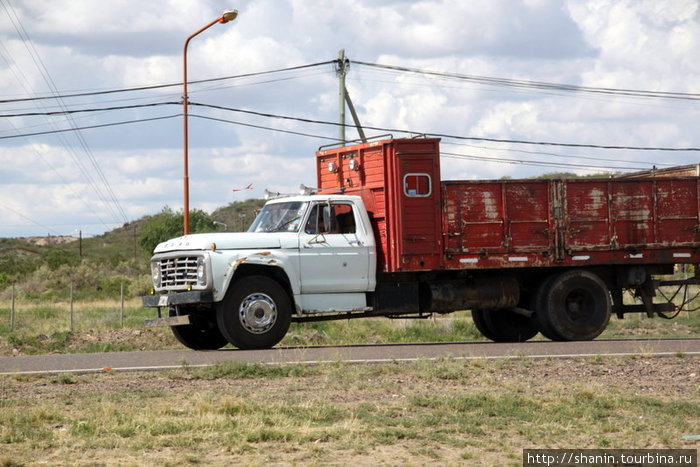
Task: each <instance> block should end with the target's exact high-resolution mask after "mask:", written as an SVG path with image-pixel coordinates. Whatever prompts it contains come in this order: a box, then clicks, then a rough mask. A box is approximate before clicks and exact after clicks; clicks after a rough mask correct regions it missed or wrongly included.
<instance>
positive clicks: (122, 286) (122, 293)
mask: <svg viewBox="0 0 700 467" xmlns="http://www.w3.org/2000/svg"><path fill="white" fill-rule="evenodd" d="M120 289H121V290H120V292H121V298H122V329H124V282H122V285H121V288H120Z"/></svg>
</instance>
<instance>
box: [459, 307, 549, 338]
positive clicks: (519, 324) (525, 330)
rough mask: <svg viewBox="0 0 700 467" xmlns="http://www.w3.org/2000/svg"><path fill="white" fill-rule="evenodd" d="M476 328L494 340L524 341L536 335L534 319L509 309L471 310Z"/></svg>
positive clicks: (536, 328)
mask: <svg viewBox="0 0 700 467" xmlns="http://www.w3.org/2000/svg"><path fill="white" fill-rule="evenodd" d="M472 319H473V320H474V325H475V326H476V328H477V329H478V330H479V332H481V334H483V335H484V337H486V338H487V339H490V340H492V341H495V342H525V341H526V340H529V339H532V338H533V337H535V336H536V335H537V333H538V332H539V329H538V327H537V325H536V323H535V322H534V320H533V319H532V318H530V317H528V316H525V315H521V314H520V313H516V312H514V311H510V310H472Z"/></svg>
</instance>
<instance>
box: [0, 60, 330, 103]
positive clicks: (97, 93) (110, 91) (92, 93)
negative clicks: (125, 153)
mask: <svg viewBox="0 0 700 467" xmlns="http://www.w3.org/2000/svg"><path fill="white" fill-rule="evenodd" d="M335 62H336V60H328V61H325V62H317V63H309V64H307V65H298V66H292V67H287V68H279V69H276V70H268V71H258V72H253V73H244V74H241V75H231V76H223V77H219V78H208V79H200V80H188V81H187V84H200V83H212V82H215V81H225V80H230V79H240V78H250V77H253V76H261V75H268V74H272V73H282V72H285V71H294V70H302V69H304V68H312V67H317V66H322V65H329V64H333V63H335ZM175 86H182V82H179V83H166V84H154V85H150V86H136V87H131V88H120V89H107V90H104V91H89V92H80V93H72V94H61V95H51V96H37V97H20V98H16V99H0V104H8V103H13V102H29V101H38V100H49V99H67V98H70V97H85V96H101V95H106V94H117V93H122V92H134V91H150V90H154V89H163V88H171V87H175Z"/></svg>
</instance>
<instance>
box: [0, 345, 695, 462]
mask: <svg viewBox="0 0 700 467" xmlns="http://www.w3.org/2000/svg"><path fill="white" fill-rule="evenodd" d="M471 365H475V363H471ZM476 365H477V366H476V367H472V368H473V370H474V377H473V378H464V372H463V371H462V372H460V376H459V377H456V378H451V377H450V375H444V374H443V375H441V377H426V373H425V370H422V372H421V371H413V370H406V371H403V370H401V371H395V370H394V371H382V370H381V368H377V369H376V370H371V369H369V370H366V369H355V368H358V367H357V366H354V365H353V366H349V365H348V366H347V367H346V370H345V371H344V372H343V371H341V372H340V373H341V374H343V373H347V379H344V378H345V377H344V376H340V377H339V376H337V375H336V376H333V375H330V374H329V370H325V371H321V372H320V373H319V374H311V375H305V376H302V377H272V378H270V377H260V378H244V379H238V378H219V379H212V380H206V379H197V378H190V377H189V376H188V373H187V370H186V369H182V370H174V371H167V372H123V373H112V372H110V373H104V374H90V375H72V376H71V377H70V379H71V381H70V384H65V383H62V384H58V383H57V382H56V380H55V378H56V377H55V376H53V377H50V376H43V377H26V378H12V377H6V378H3V380H2V381H0V388H1V389H2V391H1V392H2V399H3V400H4V401H6V402H7V401H12V400H22V401H23V402H29V403H30V405H31V403H36V404H46V403H49V404H51V403H52V402H55V403H56V405H59V406H60V405H61V404H62V403H63V402H64V401H65V400H67V399H70V400H72V401H80V400H83V399H87V398H90V397H92V396H94V395H95V394H101V395H105V396H106V398H107V399H111V398H112V397H114V398H118V397H119V396H120V395H123V394H127V393H129V392H132V391H139V392H141V393H144V394H148V393H150V392H151V391H153V392H157V391H165V392H166V393H168V394H183V395H194V394H212V393H216V394H237V393H240V391H241V390H242V389H243V388H244V392H245V394H246V397H249V398H250V400H251V401H266V400H270V401H273V400H276V399H278V395H280V394H282V395H284V397H286V398H292V399H295V398H303V399H304V400H309V401H312V402H313V401H317V402H318V403H319V404H330V405H333V406H336V407H340V408H352V407H357V406H358V405H360V404H363V403H365V402H366V401H371V402H372V403H373V404H377V405H378V406H384V405H386V406H392V405H394V406H396V405H397V404H398V406H399V407H401V406H402V403H401V401H402V400H407V399H408V398H410V397H411V396H413V395H416V394H418V395H426V396H428V395H431V396H432V395H436V394H438V395H453V394H464V393H483V392H487V393H494V394H495V393H496V392H498V391H499V388H501V387H503V388H509V390H510V391H513V390H515V391H516V392H518V391H523V392H526V393H527V394H528V395H530V396H533V397H536V396H537V395H538V394H542V395H546V394H547V393H548V392H550V393H551V390H552V387H558V388H564V392H566V389H565V388H567V387H571V388H572V390H573V388H577V389H576V390H578V391H580V390H581V388H582V387H585V388H586V390H590V391H591V393H593V394H599V393H603V392H605V391H606V390H611V391H614V392H616V393H623V394H628V395H630V396H632V395H634V396H642V397H647V396H648V397H653V398H655V399H661V400H685V401H691V402H692V403H693V404H696V403H698V401H700V358H698V357H694V356H676V357H637V358H585V359H584V358H581V359H521V360H518V359H516V360H510V361H507V362H503V363H502V364H501V366H498V364H497V363H492V362H484V365H485V367H479V366H478V365H479V364H478V363H476ZM358 374H359V375H363V376H365V377H366V378H356V376H357V375H358ZM52 378H54V379H53V380H52ZM338 378H340V379H338ZM339 383H340V384H339ZM188 397H189V396H188ZM404 407H405V405H404ZM699 428H700V427H699ZM571 435H573V433H572V434H571ZM493 436H496V437H498V436H499V435H498V433H492V434H488V437H493ZM557 436H558V438H557V442H558V443H563V444H564V445H567V446H568V444H567V440H569V439H574V441H572V442H574V443H580V442H581V439H576V438H575V437H574V438H569V436H570V435H569V434H567V433H559V434H558V435H557ZM513 442H515V443H516V448H515V449H513V450H512V452H511V453H510V457H509V458H504V457H503V453H501V452H497V451H494V450H493V449H486V450H484V451H480V450H479V449H478V448H472V449H475V450H476V451H475V452H477V454H476V455H475V457H474V458H471V459H465V458H464V452H465V449H466V448H455V447H454V446H450V445H446V444H445V445H438V446H437V447H435V446H433V447H432V448H431V450H430V452H429V455H428V454H425V455H424V454H423V453H422V451H421V449H423V448H422V447H421V446H420V445H416V443H415V442H414V441H413V440H399V441H398V442H395V443H389V444H384V445H377V446H373V447H372V448H371V449H369V450H360V451H352V450H347V449H346V450H345V451H343V452H342V453H339V454H334V453H333V452H317V451H318V448H317V447H315V446H313V445H312V444H310V445H294V446H291V447H290V446H288V447H286V448H285V447H279V446H277V447H275V448H272V450H273V452H274V451H275V450H280V449H281V450H282V453H281V454H280V456H282V457H278V458H276V459H277V460H276V461H275V458H274V457H270V456H271V453H270V452H269V451H268V449H270V448H269V447H268V448H265V449H263V450H262V451H261V450H259V448H251V450H250V451H243V452H237V453H235V454H232V453H231V452H229V451H227V450H226V449H222V451H221V452H210V453H208V454H207V456H206V458H204V459H199V460H198V461H197V462H194V464H196V465H225V464H229V465H234V464H235V465H309V464H310V465H503V462H504V461H507V462H506V464H508V465H522V464H521V461H519V460H517V459H515V460H514V459H513V457H512V456H513V455H514V453H515V454H517V453H519V452H521V451H520V449H522V447H523V446H519V445H517V441H513ZM6 447H8V448H12V446H11V445H9V446H6ZM524 447H532V446H524ZM587 447H590V446H587ZM638 447H647V446H638ZM684 447H695V446H684ZM287 450H289V451H287ZM85 454H86V458H85V459H84V460H86V461H87V462H88V463H87V464H84V465H91V464H90V459H91V458H95V459H99V458H100V457H101V456H108V458H111V459H113V460H116V461H117V462H116V463H115V464H111V463H110V462H107V463H101V462H98V464H95V465H139V464H142V465H170V464H168V462H165V461H164V459H168V458H170V459H172V458H173V457H172V456H174V455H177V453H167V452H162V451H161V452H160V453H144V454H143V456H144V457H142V458H140V459H139V457H138V455H137V454H136V453H134V452H131V451H128V450H127V451H121V452H119V453H116V452H108V453H101V452H89V453H85ZM115 456H116V458H115ZM285 456H288V457H285ZM335 456H341V457H335ZM0 460H2V455H0ZM307 462H308V463H307ZM189 463H190V464H192V463H193V461H192V460H191V461H190V462H189ZM0 464H1V462H0ZM13 465H14V464H13ZM20 465H24V464H20ZM26 465H34V464H32V463H28V464H26ZM61 465H63V464H61ZM76 465H78V464H76ZM80 465H83V464H80Z"/></svg>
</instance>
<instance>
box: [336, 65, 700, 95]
mask: <svg viewBox="0 0 700 467" xmlns="http://www.w3.org/2000/svg"><path fill="white" fill-rule="evenodd" d="M350 63H354V64H356V65H361V66H366V67H371V68H379V69H384V70H393V71H402V72H405V73H416V74H421V75H427V76H436V77H441V78H452V79H459V80H464V81H471V82H476V83H482V84H489V85H493V86H509V87H515V88H527V89H544V90H555V91H570V92H584V93H592V94H611V95H617V96H631V97H645V98H658V99H682V100H691V101H698V100H700V94H692V93H684V92H668V91H644V90H640V89H621V88H603V87H591V86H577V85H572V84H558V83H547V82H544V81H530V80H517V79H508V78H495V77H489V76H476V75H464V74H460V73H448V72H440V71H431V70H423V69H420V68H411V67H405V66H398V65H382V64H379V63H371V62H363V61H359V60H350Z"/></svg>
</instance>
